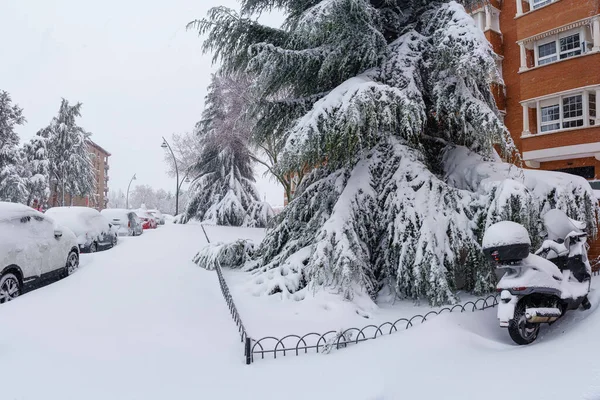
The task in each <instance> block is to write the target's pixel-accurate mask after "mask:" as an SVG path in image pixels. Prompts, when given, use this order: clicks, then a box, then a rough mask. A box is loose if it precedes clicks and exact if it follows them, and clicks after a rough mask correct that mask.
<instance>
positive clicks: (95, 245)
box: [90, 242, 98, 253]
mask: <svg viewBox="0 0 600 400" xmlns="http://www.w3.org/2000/svg"><path fill="white" fill-rule="evenodd" d="M97 251H98V245H97V244H96V242H92V244H90V253H95V252H97Z"/></svg>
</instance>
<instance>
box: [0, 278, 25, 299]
mask: <svg viewBox="0 0 600 400" xmlns="http://www.w3.org/2000/svg"><path fill="white" fill-rule="evenodd" d="M20 295H21V283H20V282H19V278H17V276H16V275H15V274H13V273H12V272H9V273H6V274H4V275H2V278H0V303H6V302H7V301H11V300H13V299H15V298H17V297H19V296H20Z"/></svg>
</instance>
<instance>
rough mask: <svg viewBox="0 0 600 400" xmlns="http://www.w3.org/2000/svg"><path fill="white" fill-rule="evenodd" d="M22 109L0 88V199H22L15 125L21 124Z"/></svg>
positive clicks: (22, 192) (12, 200)
mask: <svg viewBox="0 0 600 400" xmlns="http://www.w3.org/2000/svg"><path fill="white" fill-rule="evenodd" d="M24 123H25V117H24V116H23V110H22V109H21V108H20V107H19V106H18V105H16V104H12V100H11V98H10V94H9V93H8V92H5V91H3V90H0V201H11V202H19V201H22V200H23V197H24V194H25V186H24V182H23V179H22V177H21V174H20V163H21V162H20V153H19V147H18V146H19V135H18V133H17V132H15V127H16V126H17V125H23V124H24Z"/></svg>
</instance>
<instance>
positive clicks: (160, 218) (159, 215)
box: [148, 210, 165, 225]
mask: <svg viewBox="0 0 600 400" xmlns="http://www.w3.org/2000/svg"><path fill="white" fill-rule="evenodd" d="M148 214H150V215H152V216H153V217H154V218H155V219H156V222H157V223H158V224H159V225H164V224H165V216H164V215H163V213H161V212H160V210H148Z"/></svg>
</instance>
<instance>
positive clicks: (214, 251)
mask: <svg viewBox="0 0 600 400" xmlns="http://www.w3.org/2000/svg"><path fill="white" fill-rule="evenodd" d="M254 251H255V249H254V243H253V242H251V241H249V240H237V241H235V242H233V243H210V244H209V245H208V246H206V247H204V248H202V250H200V251H199V252H198V254H196V255H195V256H194V259H193V261H194V262H195V263H196V264H198V265H199V266H201V267H202V268H205V269H207V270H210V271H212V270H214V269H215V268H216V266H217V264H218V265H220V266H221V267H229V268H236V267H239V266H241V265H243V264H244V263H246V262H247V261H248V260H249V259H250V258H251V256H252V255H253V254H254Z"/></svg>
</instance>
